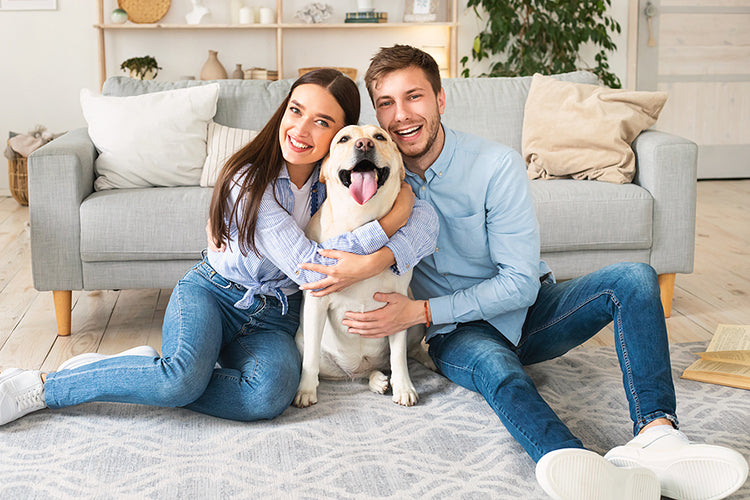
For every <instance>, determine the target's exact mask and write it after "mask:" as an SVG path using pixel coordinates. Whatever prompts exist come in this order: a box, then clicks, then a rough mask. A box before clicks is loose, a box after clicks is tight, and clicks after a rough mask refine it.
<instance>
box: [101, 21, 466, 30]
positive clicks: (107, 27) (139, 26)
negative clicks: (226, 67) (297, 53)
mask: <svg viewBox="0 0 750 500" xmlns="http://www.w3.org/2000/svg"><path fill="white" fill-rule="evenodd" d="M427 26H444V27H455V26H456V23H452V22H429V23H318V24H302V23H282V24H164V23H156V24H95V25H94V28H97V29H104V30H155V29H165V30H217V29H221V30H224V29H239V30H245V29H276V28H283V29H373V28H374V29H383V28H415V27H420V28H424V27H427Z"/></svg>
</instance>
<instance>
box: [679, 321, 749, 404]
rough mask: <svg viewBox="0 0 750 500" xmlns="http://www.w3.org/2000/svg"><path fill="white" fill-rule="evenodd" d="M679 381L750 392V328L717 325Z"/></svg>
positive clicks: (747, 326)
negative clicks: (697, 358)
mask: <svg viewBox="0 0 750 500" xmlns="http://www.w3.org/2000/svg"><path fill="white" fill-rule="evenodd" d="M696 354H697V355H698V356H700V357H701V359H699V360H697V361H696V362H694V363H693V364H692V365H690V366H688V367H687V368H686V369H685V371H684V372H683V373H682V378H684V379H688V380H697V381H698V382H708V383H711V384H718V385H728V386H730V387H739V388H740V389H748V390H750V325H719V326H718V327H717V328H716V333H714V336H713V338H712V339H711V342H710V343H709V344H708V347H707V348H706V351H705V352H698V353H696Z"/></svg>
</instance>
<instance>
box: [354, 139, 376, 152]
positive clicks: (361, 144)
mask: <svg viewBox="0 0 750 500" xmlns="http://www.w3.org/2000/svg"><path fill="white" fill-rule="evenodd" d="M354 147H355V148H357V149H359V150H360V151H364V152H367V151H369V150H371V149H373V148H374V147H375V143H374V142H372V139H368V138H367V137H362V138H361V139H357V142H355V143H354Z"/></svg>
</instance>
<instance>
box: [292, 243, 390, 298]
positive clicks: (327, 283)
mask: <svg viewBox="0 0 750 500" xmlns="http://www.w3.org/2000/svg"><path fill="white" fill-rule="evenodd" d="M318 253H319V254H320V255H322V256H323V257H328V258H330V259H336V263H335V264H332V265H330V266H326V265H323V264H313V263H312V262H304V263H302V264H300V265H299V267H300V268H302V269H307V270H309V271H315V272H316V273H320V274H325V275H326V277H325V278H323V279H322V280H319V281H315V282H312V283H307V284H304V285H302V286H300V289H302V290H317V291H315V292H312V295H313V297H323V296H325V295H328V294H329V293H332V292H338V291H339V290H343V289H344V288H346V287H348V286H350V285H353V284H354V283H357V282H359V281H362V280H365V279H367V278H371V277H373V276H375V275H376V274H379V273H380V272H382V271H383V270H384V269H387V268H388V266H391V265H393V264H394V263H395V262H396V259H395V258H394V257H393V252H391V250H390V249H389V248H388V247H383V248H381V249H380V250H378V251H377V252H374V253H371V254H369V255H359V254H356V253H349V252H342V251H340V250H325V249H322V250H318ZM318 289H320V290H318Z"/></svg>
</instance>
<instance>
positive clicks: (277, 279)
mask: <svg viewBox="0 0 750 500" xmlns="http://www.w3.org/2000/svg"><path fill="white" fill-rule="evenodd" d="M312 175H313V176H314V177H313V178H314V179H315V181H314V182H313V185H312V188H311V190H310V196H311V204H310V205H311V213H312V214H314V213H315V212H316V211H317V210H318V209H319V208H320V206H321V205H322V203H323V201H324V200H325V197H326V191H325V184H322V183H320V182H318V175H319V173H318V169H316V170H315V171H314V172H313V173H312ZM290 183H291V181H290V179H289V173H288V172H287V169H286V166H284V167H283V168H282V171H281V173H280V174H279V177H278V179H277V182H276V199H278V201H279V203H281V206H279V203H277V202H276V199H275V198H274V192H273V188H272V186H271V185H269V186H268V187H267V188H266V190H265V192H264V193H263V199H262V200H261V203H260V208H259V210H258V222H257V226H256V228H255V245H256V247H257V249H258V252H260V256H258V255H257V254H255V253H254V252H252V251H250V252H248V254H247V255H242V253H241V252H240V249H239V244H238V242H237V234H238V230H237V226H236V224H235V223H234V222H235V221H232V223H231V224H230V228H229V235H230V241H229V242H228V244H227V248H226V250H225V251H224V252H212V251H210V250H209V251H208V262H209V263H210V264H211V267H213V268H214V270H216V272H218V273H219V274H221V275H222V276H223V277H225V278H226V279H228V280H230V281H233V282H235V283H238V284H240V285H242V286H244V287H245V288H247V291H246V292H245V295H244V297H243V298H242V299H241V300H240V301H238V302H237V303H236V304H235V307H238V308H240V309H247V308H248V307H250V305H251V304H252V302H253V300H254V297H255V295H259V294H260V295H271V296H276V297H277V298H278V299H279V300H280V301H281V303H282V304H283V305H284V309H283V310H284V313H286V303H287V301H286V295H285V294H284V293H283V289H285V288H286V289H289V288H295V287H296V285H301V284H303V283H310V282H313V281H317V280H320V279H323V278H324V277H325V276H324V275H322V274H319V273H316V272H313V271H308V270H305V269H300V268H299V267H298V265H299V264H300V263H302V262H314V263H317V264H328V265H330V264H334V263H335V262H336V261H335V260H334V259H328V258H325V257H323V256H321V255H320V254H319V253H318V250H319V249H322V248H326V249H336V250H343V251H346V252H352V253H357V254H360V255H363V254H369V253H373V252H375V251H377V250H379V249H380V248H382V247H383V246H387V247H388V248H389V249H390V250H391V251H392V252H393V255H394V257H395V259H396V264H395V265H394V266H392V270H393V272H395V273H397V274H401V273H403V272H406V271H408V270H410V269H412V268H413V267H414V266H415V265H416V264H417V262H419V259H421V258H422V257H424V256H425V255H427V254H429V253H432V251H433V250H434V249H435V241H436V238H437V229H438V222H437V216H436V214H435V211H434V210H433V209H432V207H431V206H430V205H429V203H426V202H424V201H419V200H417V201H416V202H415V204H414V209H413V210H412V214H411V216H410V217H409V221H408V222H407V224H406V225H405V226H404V227H402V228H401V229H399V230H398V231H397V232H396V234H394V235H393V237H391V239H390V240H389V239H388V236H387V235H386V234H385V232H384V231H383V229H382V228H381V227H380V224H379V223H378V222H377V221H373V222H369V223H368V224H365V225H364V226H362V227H359V228H357V229H355V230H354V231H352V232H350V233H344V234H342V235H339V236H337V237H335V238H331V239H329V240H326V241H324V242H322V243H320V244H318V243H316V242H314V241H311V240H308V239H307V237H306V236H305V234H304V231H303V230H302V229H301V228H300V227H299V226H298V225H297V223H296V222H295V221H294V219H293V218H292V216H291V215H290V214H291V213H292V211H293V208H294V194H293V193H292V189H291V184H290ZM238 194H239V186H237V185H236V184H235V185H234V186H233V187H232V189H231V192H230V200H229V202H230V207H231V206H234V203H235V202H236V199H237V195H238ZM295 284H296V285H295Z"/></svg>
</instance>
